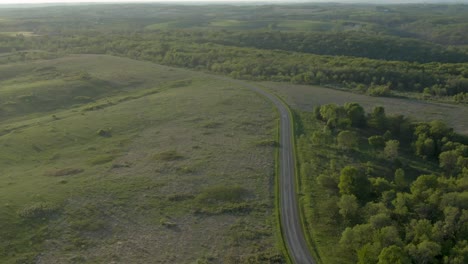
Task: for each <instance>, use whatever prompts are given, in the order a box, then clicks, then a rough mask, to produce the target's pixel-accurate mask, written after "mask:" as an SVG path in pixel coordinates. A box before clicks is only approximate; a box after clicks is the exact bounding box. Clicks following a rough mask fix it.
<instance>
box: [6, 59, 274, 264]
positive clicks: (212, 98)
mask: <svg viewBox="0 0 468 264" xmlns="http://www.w3.org/2000/svg"><path fill="white" fill-rule="evenodd" d="M26 69H27V70H26ZM20 70H22V71H21V72H18V74H17V75H13V74H12V75H10V76H9V77H8V76H7V75H2V76H3V79H2V86H1V87H3V89H2V90H1V92H2V93H5V94H6V93H8V96H9V101H11V102H15V103H16V104H13V103H10V105H17V106H15V107H13V106H11V107H10V108H8V109H7V111H9V115H8V117H9V116H13V117H11V118H8V117H4V118H3V119H2V123H1V131H2V133H1V136H0V145H1V146H2V148H1V151H0V157H1V159H0V167H1V168H2V169H1V173H0V190H1V192H0V200H1V201H2V205H1V206H0V223H1V225H2V227H3V228H2V230H1V231H0V232H1V233H0V236H1V237H2V238H3V239H2V240H0V262H2V263H23V262H33V261H34V262H36V263H76V262H88V263H89V262H91V263H102V262H112V261H117V262H127V263H128V262H132V263H148V262H152V263H175V262H177V263H188V262H194V261H206V260H210V261H211V262H210V263H238V261H242V260H243V259H246V258H259V259H270V258H271V259H281V254H280V253H279V252H280V251H279V250H278V249H277V248H276V245H277V244H276V238H275V234H276V229H275V228H276V223H275V218H274V204H273V199H272V195H273V182H274V180H273V172H274V164H273V161H274V159H273V148H272V147H269V146H268V145H265V144H263V143H262V142H268V141H271V140H272V139H274V136H275V131H276V122H275V111H273V110H272V106H270V104H269V103H267V102H266V101H265V100H264V99H262V98H261V97H259V96H256V95H255V94H254V93H253V92H251V91H250V90H246V89H245V88H242V87H238V85H235V84H231V83H228V82H226V81H218V80H216V79H214V78H212V77H209V76H207V75H204V74H200V73H193V72H188V71H185V70H179V69H173V68H169V67H163V66H158V65H155V64H152V63H147V62H139V61H134V60H130V59H123V58H116V57H112V56H95V55H76V56H69V57H64V58H59V59H54V60H49V61H38V62H35V63H26V64H21V63H19V64H14V65H9V66H3V67H2V68H1V71H2V72H14V71H20ZM84 70H86V72H84V73H83V71H84ZM39 73H41V74H39ZM42 73H47V74H45V75H42ZM80 74H84V75H85V76H87V77H86V78H84V79H83V78H80V79H78V80H76V78H74V76H77V75H80ZM45 76H47V77H45ZM70 76H72V77H73V78H71V77H70ZM69 78H71V79H69ZM76 82H79V83H80V85H79V86H76V87H75V85H76ZM6 84H8V85H6ZM83 84H85V85H83ZM78 87H79V88H78ZM93 93H94V94H93ZM25 94H28V96H29V99H28V100H26V99H24V96H25ZM51 96H54V97H56V98H61V99H60V102H62V104H60V105H51V104H50V102H49V101H47V100H46V98H51ZM85 96H88V97H90V98H92V99H89V98H88V99H87V100H84V99H83V100H81V99H80V100H78V99H77V97H80V98H81V97H85ZM2 97H3V96H2ZM20 100H24V101H21V102H23V103H20ZM4 105H5V103H4V102H3V106H4ZM20 106H21V107H20ZM31 109H40V111H32V110H31ZM246 109H248V110H247V111H245V110H246ZM246 153H248V155H246ZM5 238H6V239H5ZM31 243H33V244H31ZM155 260H156V261H157V262H154V261H155Z"/></svg>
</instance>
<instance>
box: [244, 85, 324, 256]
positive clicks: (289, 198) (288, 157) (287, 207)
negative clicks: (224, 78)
mask: <svg viewBox="0 0 468 264" xmlns="http://www.w3.org/2000/svg"><path fill="white" fill-rule="evenodd" d="M242 85H243V86H245V87H248V88H250V89H251V90H253V91H255V92H257V93H259V94H261V95H263V96H265V97H266V98H268V99H269V100H270V101H271V102H272V103H273V104H274V105H275V106H276V108H277V109H278V112H279V115H280V142H279V143H280V150H279V151H280V155H279V157H280V158H279V163H280V164H279V165H280V166H279V167H280V179H279V185H280V187H279V189H280V194H279V196H280V197H279V198H280V214H281V217H280V220H281V227H282V233H283V237H284V240H285V242H286V247H287V249H288V252H289V255H290V257H291V260H292V261H293V263H296V264H315V263H316V262H315V261H314V259H313V258H312V255H311V254H310V251H309V248H308V246H307V242H306V239H305V236H304V231H303V229H302V225H301V215H300V213H299V205H298V201H297V195H296V178H295V169H296V166H295V164H296V163H295V160H294V153H293V151H294V146H293V144H294V142H293V136H294V135H293V131H292V127H293V126H292V120H291V115H290V112H289V109H288V108H287V106H286V105H285V104H284V103H283V102H282V101H281V100H280V99H278V97H276V96H275V95H273V94H270V93H268V92H266V91H265V90H263V89H260V88H258V87H255V86H253V85H251V84H248V83H244V82H242Z"/></svg>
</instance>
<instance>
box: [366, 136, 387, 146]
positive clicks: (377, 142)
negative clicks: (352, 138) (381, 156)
mask: <svg viewBox="0 0 468 264" xmlns="http://www.w3.org/2000/svg"><path fill="white" fill-rule="evenodd" d="M367 141H368V142H369V145H370V146H371V147H373V148H375V149H379V148H383V147H385V140H384V138H383V137H382V136H370V137H369V138H368V139H367Z"/></svg>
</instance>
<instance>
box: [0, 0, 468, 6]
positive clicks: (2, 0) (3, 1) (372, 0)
mask: <svg viewBox="0 0 468 264" xmlns="http://www.w3.org/2000/svg"><path fill="white" fill-rule="evenodd" d="M92 3H108V4H112V3H134V4H142V3H193V4H197V3H198V4H210V3H243V4H248V3H252V4H257V3H275V4H295V3H366V4H409V3H421V4H422V3H431V4H432V3H445V4H447V3H454V4H466V3H468V0H384V1H377V0H293V1H286V0H255V1H251V0H0V5H21V4H29V5H34V4H38V5H44V4H92Z"/></svg>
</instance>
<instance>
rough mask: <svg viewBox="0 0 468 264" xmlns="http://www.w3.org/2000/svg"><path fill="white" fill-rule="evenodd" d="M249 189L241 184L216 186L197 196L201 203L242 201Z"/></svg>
mask: <svg viewBox="0 0 468 264" xmlns="http://www.w3.org/2000/svg"><path fill="white" fill-rule="evenodd" d="M247 194H248V191H247V190H246V189H244V188H242V187H240V186H215V187H211V188H208V189H205V190H204V191H203V192H202V193H200V194H199V195H198V196H197V198H196V199H197V201H199V202H200V203H211V204H213V203H220V202H235V203H238V202H242V201H243V200H244V198H245V196H246V195H247Z"/></svg>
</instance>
